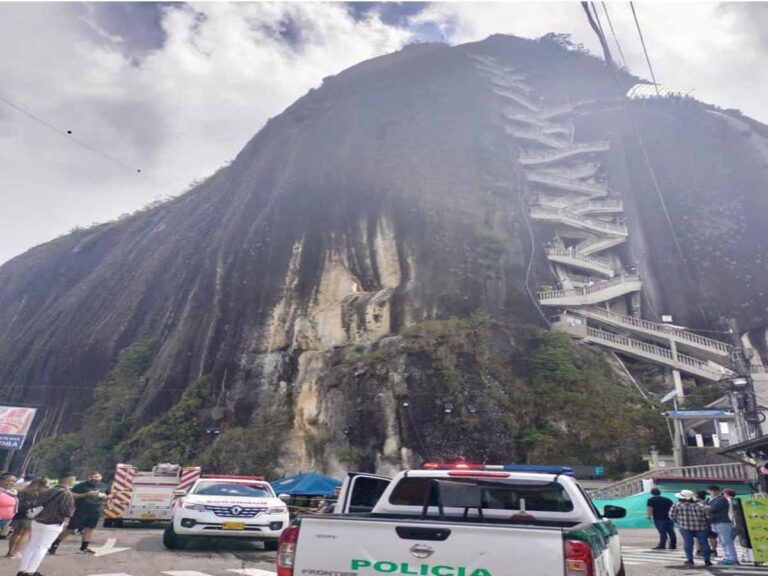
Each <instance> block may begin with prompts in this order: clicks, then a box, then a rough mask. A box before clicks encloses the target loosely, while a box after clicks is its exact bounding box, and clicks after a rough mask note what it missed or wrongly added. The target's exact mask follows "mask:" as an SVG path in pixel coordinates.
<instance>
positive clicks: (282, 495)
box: [278, 494, 291, 504]
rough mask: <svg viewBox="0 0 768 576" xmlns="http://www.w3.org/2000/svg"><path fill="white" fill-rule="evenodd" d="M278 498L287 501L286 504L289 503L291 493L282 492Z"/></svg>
mask: <svg viewBox="0 0 768 576" xmlns="http://www.w3.org/2000/svg"><path fill="white" fill-rule="evenodd" d="M278 498H279V499H280V500H282V501H283V502H285V503H286V504H288V503H289V502H290V501H291V495H290V494H280V495H279V496H278Z"/></svg>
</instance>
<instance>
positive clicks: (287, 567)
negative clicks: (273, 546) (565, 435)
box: [277, 526, 299, 576]
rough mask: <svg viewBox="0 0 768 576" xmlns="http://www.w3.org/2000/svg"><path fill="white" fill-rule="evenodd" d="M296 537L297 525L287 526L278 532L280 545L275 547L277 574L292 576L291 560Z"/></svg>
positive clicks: (292, 559)
mask: <svg viewBox="0 0 768 576" xmlns="http://www.w3.org/2000/svg"><path fill="white" fill-rule="evenodd" d="M298 539H299V527H298V526H289V527H288V528H286V529H285V530H283V533H282V534H280V545H279V546H278V549H277V576H293V561H294V559H295V557H296V541H297V540H298Z"/></svg>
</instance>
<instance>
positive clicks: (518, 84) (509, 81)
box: [491, 74, 533, 95]
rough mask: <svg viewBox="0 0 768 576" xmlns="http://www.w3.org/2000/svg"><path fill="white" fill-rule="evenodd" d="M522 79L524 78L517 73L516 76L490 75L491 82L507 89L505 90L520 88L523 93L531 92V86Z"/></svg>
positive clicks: (497, 86)
mask: <svg viewBox="0 0 768 576" xmlns="http://www.w3.org/2000/svg"><path fill="white" fill-rule="evenodd" d="M524 80H525V78H524V77H523V76H519V75H518V76H511V75H504V76H498V75H496V74H493V75H492V77H491V84H492V85H493V86H495V87H496V88H501V89H507V90H520V91H521V92H523V93H524V94H526V95H529V94H531V92H533V88H531V86H530V85H528V84H526V83H525V82H524Z"/></svg>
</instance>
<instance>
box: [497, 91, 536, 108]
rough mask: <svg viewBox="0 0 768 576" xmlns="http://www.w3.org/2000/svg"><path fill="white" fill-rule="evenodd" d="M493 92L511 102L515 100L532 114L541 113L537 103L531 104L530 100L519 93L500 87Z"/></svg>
mask: <svg viewBox="0 0 768 576" xmlns="http://www.w3.org/2000/svg"><path fill="white" fill-rule="evenodd" d="M493 91H494V92H495V93H496V94H498V95H499V96H502V97H504V98H509V99H510V100H514V101H515V102H516V103H517V104H520V106H522V107H524V108H527V109H528V110H530V111H532V112H538V111H539V107H538V106H537V105H536V104H535V103H533V102H531V101H530V100H529V99H528V98H526V97H525V96H523V95H522V94H518V93H517V92H513V91H511V90H510V89H509V88H499V87H498V86H496V87H494V88H493Z"/></svg>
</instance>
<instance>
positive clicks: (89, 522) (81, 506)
mask: <svg viewBox="0 0 768 576" xmlns="http://www.w3.org/2000/svg"><path fill="white" fill-rule="evenodd" d="M72 495H73V496H74V498H75V515H74V516H72V519H71V520H70V521H69V526H67V528H66V529H65V530H64V531H62V533H61V534H59V537H58V538H56V540H55V541H54V542H53V544H51V548H50V550H49V552H50V553H51V554H56V550H57V549H58V548H59V544H61V543H62V542H63V541H64V539H65V538H66V537H67V536H69V535H70V534H74V533H75V530H82V531H83V537H82V539H81V541H80V551H79V552H78V554H95V553H96V552H95V551H94V550H93V549H92V548H91V538H93V531H94V530H95V529H96V526H97V524H98V523H99V519H100V518H101V511H102V508H103V507H104V501H105V500H106V499H107V485H106V484H104V482H102V481H101V474H100V473H99V472H91V473H90V474H88V479H87V480H86V481H85V482H80V484H78V485H77V486H75V487H74V488H72Z"/></svg>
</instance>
